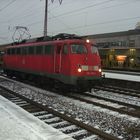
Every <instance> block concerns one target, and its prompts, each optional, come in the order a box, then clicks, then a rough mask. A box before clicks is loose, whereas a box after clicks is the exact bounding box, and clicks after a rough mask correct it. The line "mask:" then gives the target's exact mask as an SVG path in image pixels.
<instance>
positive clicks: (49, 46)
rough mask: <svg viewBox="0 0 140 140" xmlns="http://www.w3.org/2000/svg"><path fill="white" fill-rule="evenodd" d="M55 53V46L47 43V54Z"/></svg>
mask: <svg viewBox="0 0 140 140" xmlns="http://www.w3.org/2000/svg"><path fill="white" fill-rule="evenodd" d="M53 53H54V46H52V45H47V46H45V54H48V55H50V54H53Z"/></svg>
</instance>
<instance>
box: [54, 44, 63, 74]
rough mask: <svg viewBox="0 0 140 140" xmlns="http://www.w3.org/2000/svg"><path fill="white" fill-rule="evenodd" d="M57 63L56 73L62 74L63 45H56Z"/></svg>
mask: <svg viewBox="0 0 140 140" xmlns="http://www.w3.org/2000/svg"><path fill="white" fill-rule="evenodd" d="M55 50H56V51H55V59H54V60H55V63H54V65H55V66H54V72H55V73H60V72H61V61H62V45H61V44H60V45H56V49H55Z"/></svg>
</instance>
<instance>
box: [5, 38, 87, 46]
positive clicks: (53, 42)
mask: <svg viewBox="0 0 140 140" xmlns="http://www.w3.org/2000/svg"><path fill="white" fill-rule="evenodd" d="M65 43H86V41H85V40H83V39H65V40H52V41H41V42H27V43H21V44H13V45H8V46H7V47H6V48H14V47H24V46H37V45H38V46H40V45H46V44H65Z"/></svg>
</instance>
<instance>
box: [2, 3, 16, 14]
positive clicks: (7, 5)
mask: <svg viewBox="0 0 140 140" xmlns="http://www.w3.org/2000/svg"><path fill="white" fill-rule="evenodd" d="M15 1H16V0H12V1H11V2H9V3H8V4H6V5H5V6H4V7H3V8H1V9H0V12H1V11H3V10H4V9H6V8H7V7H9V6H10V5H11V4H13V3H14V2H15Z"/></svg>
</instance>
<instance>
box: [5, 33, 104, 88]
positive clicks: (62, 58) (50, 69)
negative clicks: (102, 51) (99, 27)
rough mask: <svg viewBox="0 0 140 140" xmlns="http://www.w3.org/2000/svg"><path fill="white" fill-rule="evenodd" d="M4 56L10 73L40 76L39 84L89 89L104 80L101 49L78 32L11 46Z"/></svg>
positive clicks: (21, 75) (6, 68)
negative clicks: (99, 50) (79, 35)
mask: <svg viewBox="0 0 140 140" xmlns="http://www.w3.org/2000/svg"><path fill="white" fill-rule="evenodd" d="M2 59H3V64H2V68H3V70H4V72H5V73H6V74H7V75H8V76H15V77H20V78H26V79H29V80H35V79H36V80H37V81H39V83H47V84H51V85H55V84H56V83H57V84H59V85H61V84H62V87H63V86H64V85H63V84H65V85H67V86H73V87H76V88H78V89H81V90H86V89H90V88H92V87H93V85H95V84H97V83H98V82H99V81H100V80H101V79H102V73H101V60H100V56H99V53H98V50H97V48H96V47H95V46H94V44H91V43H90V42H86V41H85V40H83V39H81V38H79V37H77V36H74V35H68V34H59V35H57V36H55V37H52V38H46V39H44V38H43V37H42V38H38V39H36V40H35V41H33V40H28V41H26V42H22V43H20V44H13V45H8V46H6V47H5V48H4V55H3V56H2ZM60 83H61V84H60Z"/></svg>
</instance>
